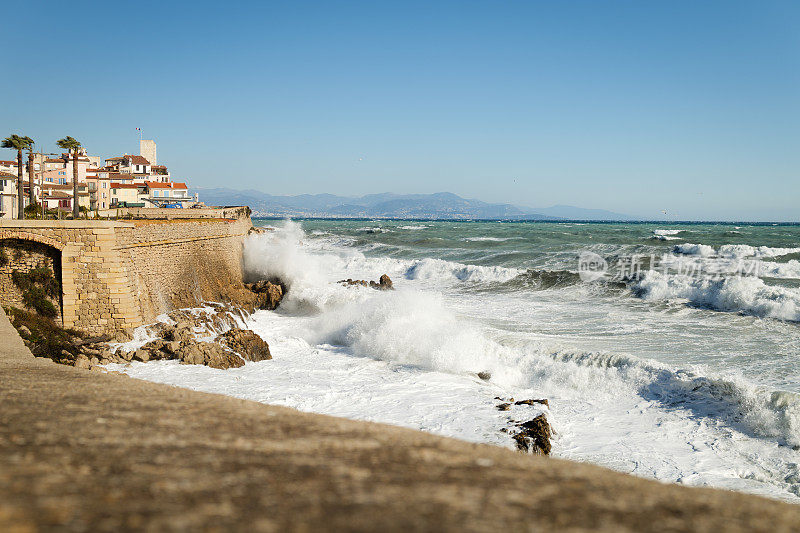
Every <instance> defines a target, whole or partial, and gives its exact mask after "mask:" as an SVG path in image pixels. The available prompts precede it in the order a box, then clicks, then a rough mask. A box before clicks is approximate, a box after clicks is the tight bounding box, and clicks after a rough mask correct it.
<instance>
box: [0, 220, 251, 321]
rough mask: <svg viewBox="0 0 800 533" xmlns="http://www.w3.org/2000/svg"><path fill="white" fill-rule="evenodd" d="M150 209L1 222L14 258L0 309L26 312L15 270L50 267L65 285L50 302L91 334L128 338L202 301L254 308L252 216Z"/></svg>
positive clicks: (0, 271)
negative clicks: (249, 247)
mask: <svg viewBox="0 0 800 533" xmlns="http://www.w3.org/2000/svg"><path fill="white" fill-rule="evenodd" d="M141 211H145V210H141ZM147 211H148V212H146V213H144V214H143V213H136V216H138V217H139V218H130V219H128V220H116V221H94V220H76V221H37V220H26V221H17V220H3V221H0V249H2V250H3V251H4V253H5V257H6V258H7V259H8V261H7V262H6V264H4V265H0V288H2V293H0V303H3V304H8V305H16V306H21V305H22V301H23V297H24V295H23V291H22V289H21V288H20V287H18V286H17V285H18V284H15V283H14V281H13V280H12V279H11V278H12V273H13V271H14V270H17V271H22V272H25V271H29V270H30V269H32V268H36V267H37V266H39V265H47V266H48V267H49V268H51V269H52V270H53V272H54V276H55V279H56V280H58V282H59V287H60V294H58V295H57V296H55V297H52V298H51V300H52V301H53V303H54V304H55V306H56V307H57V309H58V317H57V318H59V319H60V320H61V322H62V324H63V325H64V326H65V327H74V328H79V329H82V330H85V331H88V332H89V333H92V334H103V333H108V334H114V335H123V336H124V335H126V334H127V333H129V332H130V330H131V329H132V328H135V327H137V326H139V325H141V324H144V323H148V322H151V321H152V320H153V319H154V318H155V317H156V316H157V315H158V314H160V313H164V312H168V311H170V310H172V309H175V308H179V307H187V306H192V305H196V304H197V303H198V302H199V301H202V300H211V301H224V302H231V303H236V304H238V305H243V306H245V307H247V306H249V305H251V304H252V301H253V295H252V294H251V293H250V292H249V291H247V290H246V289H245V288H244V287H243V285H242V264H241V261H242V246H243V242H244V239H245V237H246V236H247V234H248V232H249V230H250V228H251V227H252V222H251V220H250V210H249V209H248V208H246V207H240V208H227V209H219V210H212V209H202V210H180V211H181V212H180V213H175V212H176V211H179V210H174V209H152V210H147ZM194 211H196V212H194ZM165 212H166V213H165ZM122 214H123V216H125V215H129V213H122ZM1 258H2V256H0V259H1ZM0 262H2V261H0Z"/></svg>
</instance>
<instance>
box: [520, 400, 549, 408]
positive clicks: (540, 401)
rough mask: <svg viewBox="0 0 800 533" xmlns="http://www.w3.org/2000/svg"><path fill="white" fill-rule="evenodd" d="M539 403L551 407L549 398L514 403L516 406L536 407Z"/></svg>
mask: <svg viewBox="0 0 800 533" xmlns="http://www.w3.org/2000/svg"><path fill="white" fill-rule="evenodd" d="M537 403H539V404H542V405H546V406H547V407H550V402H548V401H547V398H544V399H541V400H520V401H518V402H514V405H534V404H537Z"/></svg>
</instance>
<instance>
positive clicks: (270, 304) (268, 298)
mask: <svg viewBox="0 0 800 533" xmlns="http://www.w3.org/2000/svg"><path fill="white" fill-rule="evenodd" d="M245 287H247V288H248V289H250V290H251V291H253V292H254V293H256V307H258V308H259V309H269V310H270V311H273V310H274V309H275V308H277V307H278V305H280V303H281V300H282V299H283V296H284V295H285V294H286V285H284V284H283V282H281V281H279V280H275V279H273V280H266V279H262V280H261V281H257V282H255V283H247V284H245Z"/></svg>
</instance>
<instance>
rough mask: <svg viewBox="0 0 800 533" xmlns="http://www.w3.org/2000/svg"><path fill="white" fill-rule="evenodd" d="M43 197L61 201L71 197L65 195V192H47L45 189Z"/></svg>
mask: <svg viewBox="0 0 800 533" xmlns="http://www.w3.org/2000/svg"><path fill="white" fill-rule="evenodd" d="M44 197H45V198H62V199H65V200H66V199H67V198H72V195H71V194H67V193H65V192H61V191H48V190H47V189H45V192H44Z"/></svg>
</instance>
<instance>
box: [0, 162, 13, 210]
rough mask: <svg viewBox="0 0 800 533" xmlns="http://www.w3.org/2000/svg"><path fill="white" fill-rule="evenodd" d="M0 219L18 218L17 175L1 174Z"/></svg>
mask: <svg viewBox="0 0 800 533" xmlns="http://www.w3.org/2000/svg"><path fill="white" fill-rule="evenodd" d="M0 218H17V175H16V174H11V173H10V172H0Z"/></svg>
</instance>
